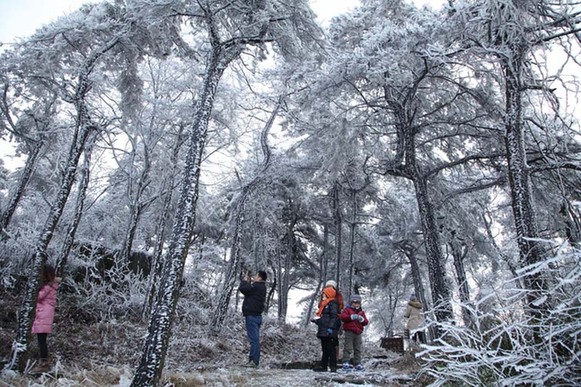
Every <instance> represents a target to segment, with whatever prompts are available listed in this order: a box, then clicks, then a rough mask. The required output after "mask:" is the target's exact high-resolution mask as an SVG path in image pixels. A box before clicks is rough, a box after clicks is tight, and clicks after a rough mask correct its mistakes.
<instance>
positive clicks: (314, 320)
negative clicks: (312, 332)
mask: <svg viewBox="0 0 581 387" xmlns="http://www.w3.org/2000/svg"><path fill="white" fill-rule="evenodd" d="M311 322H312V323H315V324H318V323H319V319H318V318H312V319H311Z"/></svg>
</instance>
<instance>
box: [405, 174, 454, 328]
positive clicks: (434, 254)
mask: <svg viewBox="0 0 581 387" xmlns="http://www.w3.org/2000/svg"><path fill="white" fill-rule="evenodd" d="M412 180H413V182H414V187H415V191H416V200H417V203H418V211H419V213H420V219H421V224H422V231H423V234H424V241H425V249H426V257H427V259H428V275H429V277H430V286H431V289H432V298H433V302H434V308H435V311H434V313H435V315H436V318H437V319H438V321H450V320H452V317H453V316H452V307H451V305H450V298H451V296H450V289H449V287H448V283H447V282H446V275H445V273H446V269H445V267H444V259H443V256H442V250H441V247H440V234H439V232H438V227H437V224H436V219H435V217H434V207H433V205H432V203H431V201H430V199H429V196H428V186H427V179H426V178H425V177H424V176H421V175H420V174H419V173H417V174H416V175H415V176H414V178H413V179H412ZM437 334H438V333H437V332H436V335H437Z"/></svg>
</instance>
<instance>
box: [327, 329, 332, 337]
mask: <svg viewBox="0 0 581 387" xmlns="http://www.w3.org/2000/svg"><path fill="white" fill-rule="evenodd" d="M327 334H328V335H329V336H331V335H332V334H333V330H332V329H331V328H327Z"/></svg>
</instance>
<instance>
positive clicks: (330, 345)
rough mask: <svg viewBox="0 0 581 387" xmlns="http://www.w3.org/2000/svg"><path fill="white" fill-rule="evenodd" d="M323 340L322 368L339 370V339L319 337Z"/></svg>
mask: <svg viewBox="0 0 581 387" xmlns="http://www.w3.org/2000/svg"><path fill="white" fill-rule="evenodd" d="M319 339H320V340H321V349H322V350H323V356H322V357H321V367H322V368H326V367H329V368H331V369H335V368H337V351H336V349H335V348H336V346H337V339H336V338H334V337H319Z"/></svg>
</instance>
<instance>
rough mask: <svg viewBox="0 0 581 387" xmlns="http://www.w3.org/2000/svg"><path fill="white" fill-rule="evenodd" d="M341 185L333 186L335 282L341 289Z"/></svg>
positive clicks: (336, 183)
mask: <svg viewBox="0 0 581 387" xmlns="http://www.w3.org/2000/svg"><path fill="white" fill-rule="evenodd" d="M340 200H341V199H340V189H339V183H338V182H335V185H334V186H333V221H334V222H335V277H336V279H335V281H337V288H339V289H340V288H341V254H342V249H341V247H342V245H343V216H342V214H341V201H340Z"/></svg>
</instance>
